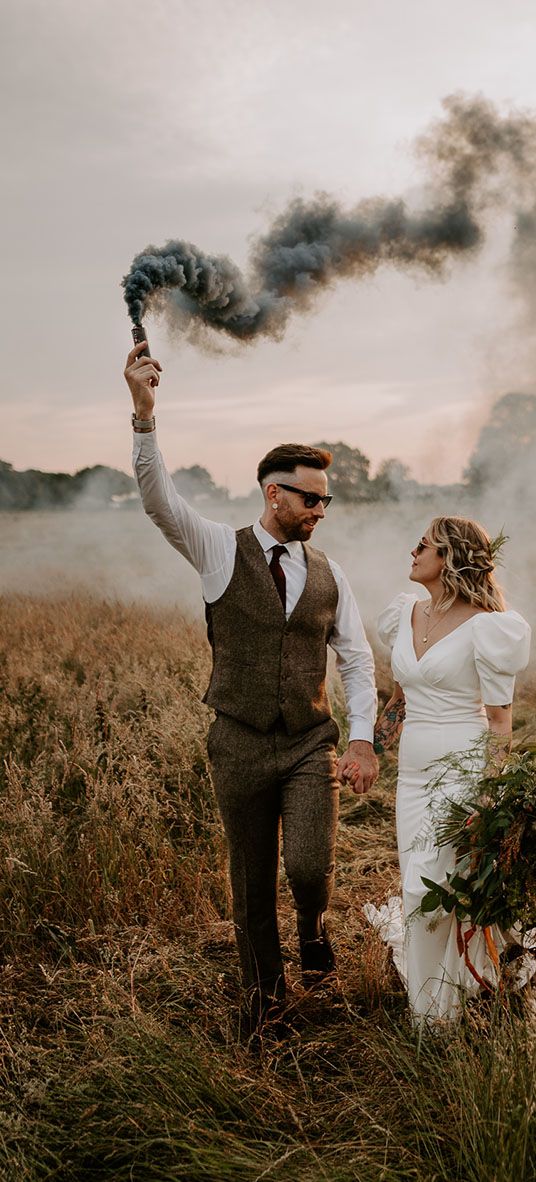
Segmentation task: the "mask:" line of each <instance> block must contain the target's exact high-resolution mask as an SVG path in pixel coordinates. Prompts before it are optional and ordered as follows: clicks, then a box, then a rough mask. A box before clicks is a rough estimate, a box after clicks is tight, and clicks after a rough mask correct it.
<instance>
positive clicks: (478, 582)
mask: <svg viewBox="0 0 536 1182" xmlns="http://www.w3.org/2000/svg"><path fill="white" fill-rule="evenodd" d="M411 553H412V557H413V565H412V567H411V573H410V579H411V581H412V582H413V583H421V584H422V586H423V587H425V588H426V591H427V592H428V598H427V599H424V600H423V599H420V598H419V597H418V596H417V595H416V594H413V595H412V594H409V595H408V594H401V595H398V596H397V597H396V599H394V600H393V602H392V603H391V604H390V605H389V607H387V608H386V610H385V611H384V612H383V613H382V615H381V616H380V619H379V621H378V631H379V635H380V639H381V640H382V641H383V642H384V643H385V644H386V645H388V646H389V647H390V648H391V650H392V670H393V675H394V678H395V685H394V691H393V694H392V697H391V698H390V700H389V701H388V702H387V704H386V706H385V709H384V711H383V713H382V715H381V717H380V718H379V719H378V722H377V724H376V731H375V739H376V750H378V751H382V750H384V749H385V748H387V747H389V746H390V745H391V744H392V743H393V742H394V741H395V739H396V737H397V736H398V734H400V733H401V740H400V753H399V775H398V786H397V803H396V823H397V839H398V853H399V860H400V871H401V877H402V913H400V907H399V905H398V912H397V902H396V900H394V899H391V900H390V901H389V904H388V905H387V907H383V908H381V909H380V910H379V911H377V910H376V908H374V907H373V906H372V905H370V904H369V905H368V906H366V907H365V913H366V915H367V917H368V918H369V919H370V920H371V922H372V923H374V924H375V926H377V927H378V928H379V929H380V932H381V934H382V936H383V938H384V939H385V940H386V941H387V942H388V943H390V944H391V945H392V946H393V952H394V956H395V962H396V963H397V964H398V967H400V968H401V971H402V974H403V975H404V976H407V988H408V996H409V1003H410V1008H411V1011H412V1015H413V1018H414V1020H420V1019H421V1018H426V1019H427V1020H434V1019H437V1018H452V1017H454V1016H455V1015H456V1012H457V1009H458V1007H459V1005H460V1000H461V998H460V994H461V992H462V991H464V992H466V993H468V994H470V993H473V992H475V991H477V990H478V985H477V982H476V980H475V978H474V977H473V976H472V975H471V973H470V972H469V970H468V968H467V967H466V965H465V963H464V960H463V958H462V957H460V954H459V952H458V943H457V938H456V919H455V916H454V914H453V913H452V914H451V915H446V914H444V913H443V912H439V913H436V914H435V915H434V918H433V921H432V923H430V919H429V917H427V916H425V915H420V914H415V912H416V909H418V907H419V904H420V901H421V899H422V897H423V895H424V894H425V893H426V890H427V888H426V887H425V886H424V884H423V881H422V878H423V876H424V877H425V878H428V879H432V880H433V881H435V882H439V883H442V884H443V885H447V882H446V875H447V873H448V872H449V871H452V870H453V868H454V853H453V850H452V847H449V846H447V847H442V848H438V847H437V846H436V845H435V844H434V841H433V837H432V838H431V837H430V836H428V838H426V837H425V838H424V839H423V834H425V833H426V831H427V830H428V833H429V830H430V816H431V815H430V807H429V806H430V783H431V781H433V780H434V779H437V770H438V769H437V767H436V768H431V765H432V764H434V763H435V761H437V760H439V759H441V758H442V757H443V756H445V755H447V754H448V753H449V752H460V751H467V752H470V751H471V749H473V752H474V750H475V744H478V740H479V739H480V740H482V736H483V734H484V733H485V732H486V731H487V733H488V739H487V743H486V744H485V747H486V751H487V760H488V770H489V765H491V766H492V767H495V768H497V769H498V768H499V767H500V766H501V763H502V761H503V760H504V758H505V757H506V754H507V753H508V751H509V749H510V742H511V732H512V696H513V690H514V675H515V674H516V673H517V672H518V671H519V670H521V669H523V668H524V667H525V666H526V664H527V661H528V655H529V643H530V629H529V626H528V624H527V623H526V622H525V620H524V619H523V618H522V616H520V615H518V613H517V612H515V611H507V610H505V605H504V600H503V597H502V594H501V592H500V590H499V588H498V586H497V584H496V582H495V578H494V574H493V571H494V562H493V552H492V547H491V546H490V539H489V537H488V535H487V534H486V532H485V531H484V530H483V529H482V527H481V526H480V525H478V523H477V522H475V521H471V520H469V519H467V518H464V517H436V518H434V520H433V521H432V523H431V525H430V526H429V528H428V529H427V530H426V533H425V534H424V535H423V537H422V538H421V540H420V542H418V544H417V545H416V546H415V549H414V550H412V552H411ZM476 749H477V750H480V751H482V749H483V748H482V743H481V744H480V746H477V748H476ZM469 758H473V759H474V754H473V756H472V757H469ZM480 758H481V760H482V759H483V758H484V757H483V756H481V757H480ZM453 775H454V776H455V772H448V773H447V774H446V778H445V779H444V780H442V783H441V792H442V793H445V795H446V796H447V797H448V798H449V799H452V797H453V795H454V794H455V793H456V790H458V792H459V791H460V788H461V787H462V785H460V784H458V785H456V783H455V782H453V779H452V777H453ZM438 915H439V918H438ZM410 917H411V918H410ZM466 926H467V927H468V926H469V925H466ZM501 946H502V944H501ZM470 948H471V960H472V963H473V966H474V967H475V969H476V970H477V972H478V973H479V974H480V976H483V977H484V978H486V977H487V978H488V979H489V980H493V979H494V976H493V966H492V964H491V961H490V960H489V957H488V953H487V948H486V943H485V939H484V936H483V933H482V931H481V930H479V929H477V932H476V933H475V934H474V936H473V937H472V939H471V945H470Z"/></svg>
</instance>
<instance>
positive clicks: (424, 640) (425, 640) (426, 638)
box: [422, 636, 428, 644]
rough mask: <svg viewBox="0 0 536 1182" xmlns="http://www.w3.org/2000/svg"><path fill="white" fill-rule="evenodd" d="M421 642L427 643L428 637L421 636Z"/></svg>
mask: <svg viewBox="0 0 536 1182" xmlns="http://www.w3.org/2000/svg"><path fill="white" fill-rule="evenodd" d="M422 642H423V644H428V637H427V636H423V638H422Z"/></svg>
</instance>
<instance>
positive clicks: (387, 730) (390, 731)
mask: <svg viewBox="0 0 536 1182" xmlns="http://www.w3.org/2000/svg"><path fill="white" fill-rule="evenodd" d="M405 717H406V703H405V701H404V698H397V699H396V701H395V702H393V703H392V705H389V706H386V708H385V710H384V711H383V714H381V715H380V717H379V719H378V721H377V723H376V726H375V727H374V750H375V752H376V754H379V755H381V754H382V753H383V752H384V751H386V750H387V748H388V747H392V745H393V743H394V742H395V740H396V739H397V738H398V736H399V734H400V731H401V730H402V723H403V721H404V719H405Z"/></svg>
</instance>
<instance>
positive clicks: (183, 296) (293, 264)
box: [123, 95, 536, 341]
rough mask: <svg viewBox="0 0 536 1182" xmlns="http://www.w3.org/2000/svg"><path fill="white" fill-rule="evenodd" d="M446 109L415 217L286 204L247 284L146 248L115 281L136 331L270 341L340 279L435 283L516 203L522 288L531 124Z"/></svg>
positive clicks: (432, 133)
mask: <svg viewBox="0 0 536 1182" xmlns="http://www.w3.org/2000/svg"><path fill="white" fill-rule="evenodd" d="M443 107H444V111H445V114H444V117H443V118H442V119H441V120H438V121H437V123H435V124H434V125H433V126H432V127H431V128H430V130H429V131H428V132H427V133H426V134H425V135H423V136H421V138H420V139H419V140H418V141H417V150H418V152H419V154H420V155H421V156H422V157H423V158H424V160H425V163H426V168H427V202H426V207H425V208H424V209H421V210H419V211H416V210H410V209H409V208H408V206H407V204H406V203H405V202H404V201H403V200H385V199H382V198H371V199H367V200H363V201H361V202H360V203H359V204H358V205H357V206H356V207H355V208H353V209H351V210H344V209H342V208H341V206H340V205H339V204H338V203H337V202H336V201H334V200H333V199H331V198H330V197H329V196H327V195H325V194H322V195H320V196H318V197H316V198H315V199H314V200H313V201H310V202H306V201H303V200H296V201H293V202H292V203H291V204H290V205H289V206H288V208H287V209H286V210H285V211H284V212H283V213H282V214H281V215H280V216H279V217H278V218H276V220H275V221H274V222H273V224H272V226H271V228H270V229H269V231H268V232H267V233H266V234H265V235H264V236H262V237H261V238H259V239H258V241H257V242H256V243H255V244H254V246H253V247H252V250H251V252H250V258H249V265H248V273H247V276H244V275H243V274H242V272H241V271H240V270H239V268H238V267H237V266H236V265H235V264H234V263H233V262H232V261H231V260H230V259H228V258H226V257H219V256H210V255H206V254H204V253H203V252H202V251H201V250H199V249H198V248H197V247H195V246H193V245H191V244H190V243H187V242H183V241H171V242H168V243H167V244H166V245H165V246H163V247H158V248H157V247H153V246H149V247H147V249H146V250H145V251H143V252H142V253H141V254H139V255H137V256H136V258H135V259H134V261H133V263H132V267H131V269H130V272H129V274H128V275H127V276H125V278H124V280H123V286H124V289H125V299H126V302H127V306H128V310H129V314H130V316H131V318H132V320H133V321H134V323H139V322H140V321H141V320H142V318H143V316H144V315H145V314H146V313H147V312H153V313H155V314H157V315H158V314H164V315H165V316H166V317H167V318H168V320H169V321H170V322H171V323H172V324H173V323H175V324H176V325H177V326H178V327H181V328H184V327H185V326H188V325H189V324H190V325H199V326H205V327H208V328H212V329H215V330H218V331H220V332H223V333H225V334H227V335H228V336H229V337H232V338H234V339H235V340H239V341H251V340H253V339H254V338H256V337H258V336H263V335H265V336H272V337H275V338H279V337H281V336H282V335H283V333H284V331H285V328H286V326H287V323H288V320H289V317H290V316H291V314H292V313H293V312H294V311H301V312H304V311H307V310H309V309H310V308H311V307H312V305H313V302H314V299H315V297H316V296H317V294H318V293H319V292H320V291H321V290H322V289H324V288H326V287H329V286H331V285H332V284H334V283H335V282H336V281H337V280H339V279H344V278H347V279H350V278H352V279H357V280H359V279H361V278H363V277H365V276H367V275H371V274H373V273H374V271H376V269H377V268H378V267H379V266H381V265H383V264H391V265H392V266H395V267H399V268H402V269H405V270H416V271H419V272H420V273H422V274H425V275H429V276H431V277H434V276H436V277H440V276H441V275H443V274H444V271H445V265H446V263H447V262H448V261H449V260H451V259H453V258H454V257H456V256H458V255H467V254H469V253H470V252H471V251H475V250H476V249H477V248H478V247H479V246H480V245H481V243H482V241H483V239H484V231H485V226H484V220H485V213H486V211H487V210H488V209H489V208H491V207H494V206H498V205H502V206H503V207H509V208H511V207H512V204H513V203H514V202H515V203H516V207H517V209H518V212H519V217H518V221H517V244H516V257H515V261H516V264H517V272H518V277H519V278H520V280H521V282H522V283H523V282H524V279H525V271H526V270H527V267H526V244H527V242H528V243H529V244H530V248H531V251H532V257H534V255H535V253H536V246H535V239H534V229H535V228H536V207H535V206H534V182H535V180H536V120H535V119H534V118H532V117H529V116H526V115H518V114H513V115H509V116H507V117H503V116H501V115H500V114H499V113H498V112H497V110H496V108H495V107H494V106H493V104H492V103H490V102H488V101H487V100H485V99H483V98H475V99H472V100H468V99H464V98H463V97H461V96H456V95H454V96H451V97H450V98H447V99H445V100H444V103H443ZM520 244H522V245H520ZM530 284H531V285H532V287H533V288H534V271H533V269H532V268H530Z"/></svg>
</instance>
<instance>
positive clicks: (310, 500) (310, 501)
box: [277, 483, 333, 509]
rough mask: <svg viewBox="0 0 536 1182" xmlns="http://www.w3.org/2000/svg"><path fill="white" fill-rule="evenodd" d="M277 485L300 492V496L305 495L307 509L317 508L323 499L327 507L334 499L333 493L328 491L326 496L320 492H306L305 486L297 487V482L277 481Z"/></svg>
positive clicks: (289, 490)
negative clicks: (283, 482) (285, 482)
mask: <svg viewBox="0 0 536 1182" xmlns="http://www.w3.org/2000/svg"><path fill="white" fill-rule="evenodd" d="M277 487H278V488H284V489H285V490H286V491H287V492H297V493H299V494H300V497H303V503H304V505H305V508H306V509H315V508H316V506H317V505H318V504H319V502H320V501H322V504H323V506H324V509H327V507H328V505H329V504H330V502H331V501H332V500H333V493H328V494H327V495H326V496H325V497H321V496H320V495H319V493H313V492H305V489H303V488H296V485H295V484H279V483H277Z"/></svg>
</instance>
